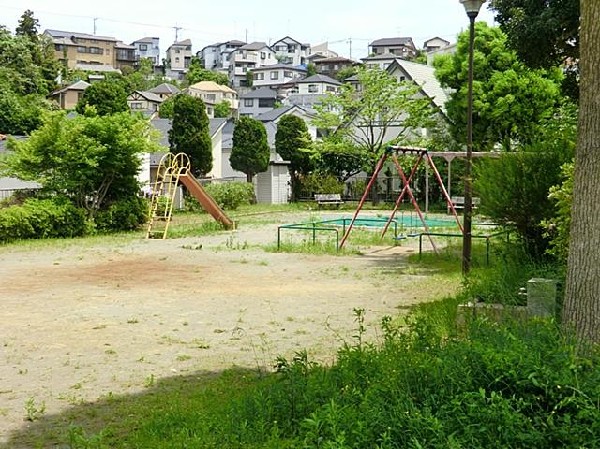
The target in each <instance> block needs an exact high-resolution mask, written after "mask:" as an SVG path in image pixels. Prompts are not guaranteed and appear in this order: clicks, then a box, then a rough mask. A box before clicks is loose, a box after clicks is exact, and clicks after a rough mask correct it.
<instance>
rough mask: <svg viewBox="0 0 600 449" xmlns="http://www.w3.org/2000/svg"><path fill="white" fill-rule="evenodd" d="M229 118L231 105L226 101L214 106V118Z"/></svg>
mask: <svg viewBox="0 0 600 449" xmlns="http://www.w3.org/2000/svg"><path fill="white" fill-rule="evenodd" d="M228 117H231V104H230V103H229V102H228V101H227V100H223V101H221V102H220V103H217V104H216V105H215V118H228Z"/></svg>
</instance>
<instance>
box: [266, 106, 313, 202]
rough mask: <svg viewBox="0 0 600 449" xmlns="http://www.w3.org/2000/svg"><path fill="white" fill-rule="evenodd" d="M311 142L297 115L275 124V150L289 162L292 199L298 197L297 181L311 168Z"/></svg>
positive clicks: (287, 116)
mask: <svg viewBox="0 0 600 449" xmlns="http://www.w3.org/2000/svg"><path fill="white" fill-rule="evenodd" d="M311 148H312V140H311V138H310V135H309V134H308V128H307V126H306V122H305V121H304V120H302V118H301V117H298V116H297V115H291V114H288V115H284V116H283V117H281V119H280V120H279V122H277V132H276V134H275V150H276V151H277V153H278V154H279V155H280V156H281V157H282V158H283V159H284V160H286V161H290V166H289V170H290V175H291V178H292V197H293V198H297V197H298V193H299V192H298V188H299V185H298V179H299V177H300V176H301V175H302V174H307V173H309V172H310V171H311V170H312V168H313V162H312V159H311V152H310V149H311Z"/></svg>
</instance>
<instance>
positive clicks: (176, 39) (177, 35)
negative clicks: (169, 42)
mask: <svg viewBox="0 0 600 449" xmlns="http://www.w3.org/2000/svg"><path fill="white" fill-rule="evenodd" d="M173 29H174V30H175V42H178V41H179V30H182V29H183V28H181V27H178V26H177V25H175V26H174V27H173Z"/></svg>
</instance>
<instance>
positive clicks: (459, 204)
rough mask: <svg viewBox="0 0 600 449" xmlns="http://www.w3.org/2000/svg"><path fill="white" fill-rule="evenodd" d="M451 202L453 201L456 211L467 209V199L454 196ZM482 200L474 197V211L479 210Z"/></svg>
mask: <svg viewBox="0 0 600 449" xmlns="http://www.w3.org/2000/svg"><path fill="white" fill-rule="evenodd" d="M450 201H452V205H453V206H454V209H464V208H465V197H464V196H453V197H450ZM479 203H480V199H479V198H478V197H473V201H472V204H473V209H477V206H479Z"/></svg>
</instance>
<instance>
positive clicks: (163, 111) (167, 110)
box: [158, 95, 175, 119]
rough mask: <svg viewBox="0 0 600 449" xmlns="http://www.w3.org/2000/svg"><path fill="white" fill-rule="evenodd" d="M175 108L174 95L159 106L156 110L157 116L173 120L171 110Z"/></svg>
mask: <svg viewBox="0 0 600 449" xmlns="http://www.w3.org/2000/svg"><path fill="white" fill-rule="evenodd" d="M174 106H175V95H173V96H171V97H169V98H167V99H166V100H165V101H163V102H162V103H161V104H160V107H159V108H158V116H159V117H160V118H170V119H172V118H173V109H174Z"/></svg>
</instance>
